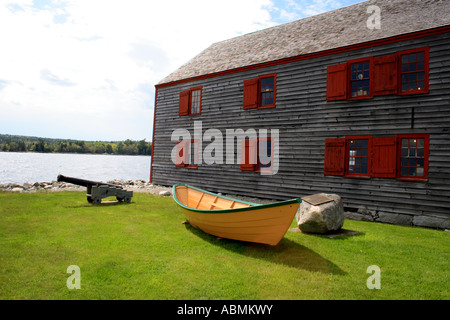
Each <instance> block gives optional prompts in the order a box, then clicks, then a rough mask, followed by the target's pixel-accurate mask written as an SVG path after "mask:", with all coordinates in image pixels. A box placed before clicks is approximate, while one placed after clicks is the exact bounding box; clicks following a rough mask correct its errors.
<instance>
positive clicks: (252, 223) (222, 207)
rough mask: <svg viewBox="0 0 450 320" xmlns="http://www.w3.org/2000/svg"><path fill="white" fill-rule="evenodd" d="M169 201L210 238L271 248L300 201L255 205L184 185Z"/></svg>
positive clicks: (291, 218) (288, 224) (178, 185)
mask: <svg viewBox="0 0 450 320" xmlns="http://www.w3.org/2000/svg"><path fill="white" fill-rule="evenodd" d="M173 197H174V199H175V201H176V203H177V204H178V205H179V206H180V207H181V209H182V211H183V212H184V214H185V216H186V219H187V220H188V222H189V223H190V224H191V225H192V226H194V227H196V228H199V229H200V230H202V231H204V232H206V233H209V234H211V235H214V236H217V237H221V238H227V239H233V240H240V241H248V242H255V243H264V244H269V245H272V246H275V245H277V244H278V242H280V240H281V239H282V238H283V236H284V235H285V234H286V232H287V230H288V229H289V226H290V225H291V223H292V221H293V220H294V216H295V213H296V212H297V210H298V208H299V206H300V203H301V201H302V200H301V199H298V198H297V199H291V200H286V201H281V202H274V203H270V204H257V203H251V202H246V201H241V200H236V199H232V198H228V197H224V196H222V195H218V194H214V193H211V192H208V191H205V190H201V189H199V188H195V187H191V186H188V185H185V184H176V185H174V186H173Z"/></svg>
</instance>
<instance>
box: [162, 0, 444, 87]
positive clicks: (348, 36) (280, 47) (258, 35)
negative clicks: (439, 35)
mask: <svg viewBox="0 0 450 320" xmlns="http://www.w3.org/2000/svg"><path fill="white" fill-rule="evenodd" d="M370 5H376V6H378V7H380V9H381V29H373V30H371V29H369V28H368V27H367V20H368V18H369V16H370V14H368V13H367V8H368V6H370ZM448 25H450V1H449V0H369V1H365V2H361V3H358V4H355V5H352V6H348V7H345V8H341V9H337V10H334V11H330V12H326V13H323V14H319V15H316V16H312V17H308V18H304V19H301V20H297V21H294V22H290V23H286V24H282V25H279V26H276V27H272V28H268V29H264V30H261V31H257V32H253V33H250V34H246V35H243V36H240V37H236V38H233V39H229V40H225V41H221V42H218V43H215V44H213V45H211V46H210V47H209V48H207V49H206V50H204V51H203V52H201V53H200V54H199V55H197V56H196V57H194V58H193V59H192V60H190V61H189V62H187V63H186V64H185V65H183V66H182V67H180V68H179V69H178V70H176V71H175V72H173V73H172V74H170V75H169V76H167V77H166V78H164V79H163V80H162V81H161V82H160V83H159V84H166V83H169V82H174V81H179V80H183V79H188V78H193V77H196V76H203V75H208V74H213V73H217V72H221V71H226V70H231V69H236V68H240V67H245V66H250V65H256V64H261V63H265V62H269V61H275V60H280V59H284V58H290V57H296V56H300V55H305V54H309V53H314V52H320V51H325V50H329V49H335V48H340V47H345V46H349V45H354V44H358V43H363V42H368V41H373V40H378V39H384V38H389V37H393V36H398V35H402V34H408V33H412V32H417V31H423V30H428V29H433V28H437V27H442V26H448Z"/></svg>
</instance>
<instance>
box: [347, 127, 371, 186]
mask: <svg viewBox="0 0 450 320" xmlns="http://www.w3.org/2000/svg"><path fill="white" fill-rule="evenodd" d="M351 140H367V156H356V155H354V156H353V157H354V158H355V164H354V166H355V167H356V166H360V167H363V166H366V165H357V164H356V159H357V158H366V157H367V173H350V172H349V165H350V141H351ZM345 141H346V146H345V177H346V178H366V179H370V177H371V174H372V157H371V155H372V136H346V137H345ZM363 149H365V148H363Z"/></svg>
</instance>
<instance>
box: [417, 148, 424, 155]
mask: <svg viewBox="0 0 450 320" xmlns="http://www.w3.org/2000/svg"><path fill="white" fill-rule="evenodd" d="M417 156H418V157H423V156H424V154H423V149H422V148H420V149H417Z"/></svg>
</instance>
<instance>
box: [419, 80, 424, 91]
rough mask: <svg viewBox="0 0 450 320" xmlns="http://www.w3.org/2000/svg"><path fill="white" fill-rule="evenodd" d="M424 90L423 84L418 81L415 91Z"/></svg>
mask: <svg viewBox="0 0 450 320" xmlns="http://www.w3.org/2000/svg"><path fill="white" fill-rule="evenodd" d="M424 88H425V82H423V81H419V82H417V90H423V89H424Z"/></svg>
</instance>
